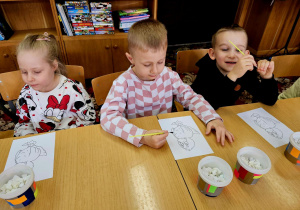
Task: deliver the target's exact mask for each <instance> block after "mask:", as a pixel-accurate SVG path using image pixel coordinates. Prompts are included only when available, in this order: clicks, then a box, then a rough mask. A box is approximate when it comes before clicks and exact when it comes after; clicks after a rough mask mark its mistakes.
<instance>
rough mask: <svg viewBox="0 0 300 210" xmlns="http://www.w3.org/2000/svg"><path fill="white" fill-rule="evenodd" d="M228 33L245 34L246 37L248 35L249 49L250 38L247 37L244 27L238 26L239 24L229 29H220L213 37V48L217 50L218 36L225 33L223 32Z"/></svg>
mask: <svg viewBox="0 0 300 210" xmlns="http://www.w3.org/2000/svg"><path fill="white" fill-rule="evenodd" d="M226 31H234V32H244V33H245V35H246V38H247V42H246V47H247V45H248V36H247V32H246V30H245V29H243V28H242V27H240V26H239V25H237V24H233V25H231V26H228V27H223V28H220V29H219V30H218V31H217V32H216V33H215V34H214V35H213V36H212V40H211V45H212V48H215V46H216V42H217V36H218V35H219V34H220V33H223V32H226Z"/></svg>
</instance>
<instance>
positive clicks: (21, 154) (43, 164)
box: [4, 133, 55, 181]
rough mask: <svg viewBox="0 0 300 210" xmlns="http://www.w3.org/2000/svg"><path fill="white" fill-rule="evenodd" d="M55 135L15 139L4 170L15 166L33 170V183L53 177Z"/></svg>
mask: <svg viewBox="0 0 300 210" xmlns="http://www.w3.org/2000/svg"><path fill="white" fill-rule="evenodd" d="M54 148H55V133H48V134H44V135H39V136H32V137H27V138H22V139H16V140H14V141H13V142H12V145H11V148H10V151H9V154H8V158H7V161H6V165H5V169H4V170H6V169H8V168H10V167H12V166H14V165H16V164H23V165H28V166H30V167H31V168H32V169H33V172H34V175H35V181H40V180H43V179H49V178H52V177H53V165H54Z"/></svg>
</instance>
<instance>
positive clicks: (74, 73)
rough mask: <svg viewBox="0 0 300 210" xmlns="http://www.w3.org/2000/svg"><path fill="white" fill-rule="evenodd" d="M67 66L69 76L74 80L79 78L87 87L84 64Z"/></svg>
mask: <svg viewBox="0 0 300 210" xmlns="http://www.w3.org/2000/svg"><path fill="white" fill-rule="evenodd" d="M66 68H67V77H68V78H70V79H73V80H77V81H78V82H81V84H82V85H83V87H85V77H84V69H83V67H82V66H76V65H66Z"/></svg>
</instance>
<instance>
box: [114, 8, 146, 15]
mask: <svg viewBox="0 0 300 210" xmlns="http://www.w3.org/2000/svg"><path fill="white" fill-rule="evenodd" d="M148 11H149V10H148V8H144V9H126V10H120V11H119V15H120V16H124V15H125V16H128V15H136V14H139V13H147V12H148Z"/></svg>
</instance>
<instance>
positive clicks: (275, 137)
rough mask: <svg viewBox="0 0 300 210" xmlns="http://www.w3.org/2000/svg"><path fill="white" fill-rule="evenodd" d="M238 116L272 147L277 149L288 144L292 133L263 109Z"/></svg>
mask: <svg viewBox="0 0 300 210" xmlns="http://www.w3.org/2000/svg"><path fill="white" fill-rule="evenodd" d="M238 116H239V117H240V118H242V119H243V120H244V121H245V122H246V123H247V124H248V125H249V126H250V127H251V128H253V129H254V130H255V131H256V132H257V133H259V134H260V135H261V136H262V137H263V138H264V139H265V140H267V141H268V142H269V143H270V144H271V145H272V146H273V147H275V148H277V147H280V146H282V145H284V144H287V143H289V138H290V135H291V134H292V133H293V131H292V130H291V129H289V128H288V127H287V126H286V125H284V124H283V123H282V122H280V121H278V120H277V119H276V118H275V117H273V116H272V115H271V114H269V113H268V112H267V111H266V110H264V109H263V108H258V109H253V110H250V111H247V112H242V113H239V114H238Z"/></svg>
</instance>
